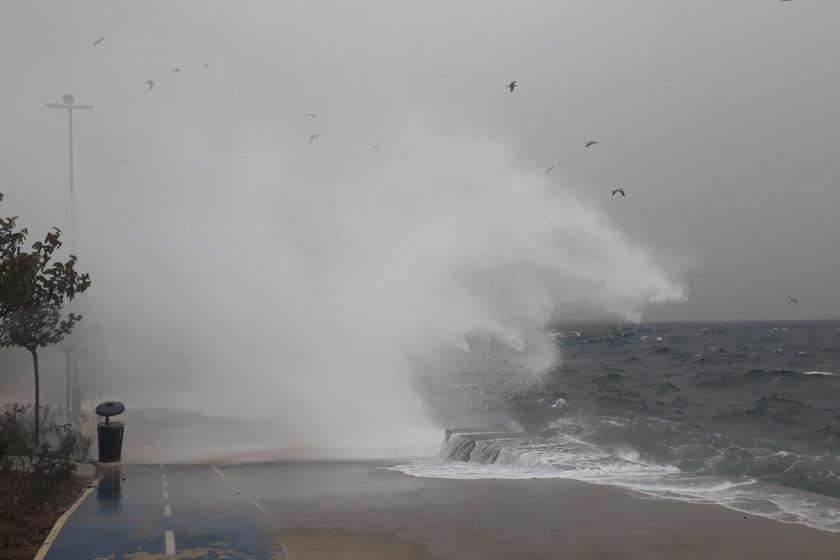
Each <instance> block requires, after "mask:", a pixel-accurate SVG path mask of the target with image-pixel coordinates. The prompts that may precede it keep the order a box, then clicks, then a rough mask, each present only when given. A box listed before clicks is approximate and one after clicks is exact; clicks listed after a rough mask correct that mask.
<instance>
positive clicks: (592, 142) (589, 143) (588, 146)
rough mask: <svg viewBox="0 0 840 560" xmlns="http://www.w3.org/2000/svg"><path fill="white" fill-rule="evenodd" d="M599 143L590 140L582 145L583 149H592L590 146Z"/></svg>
mask: <svg viewBox="0 0 840 560" xmlns="http://www.w3.org/2000/svg"><path fill="white" fill-rule="evenodd" d="M599 143H600V142H598V141H597V140H590V141H589V142H587V143H586V144H584V146H585V147H587V148H591V147H592V146H594V145H595V144H599Z"/></svg>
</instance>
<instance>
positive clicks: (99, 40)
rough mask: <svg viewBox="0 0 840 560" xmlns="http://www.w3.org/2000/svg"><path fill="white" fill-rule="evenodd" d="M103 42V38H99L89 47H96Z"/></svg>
mask: <svg viewBox="0 0 840 560" xmlns="http://www.w3.org/2000/svg"><path fill="white" fill-rule="evenodd" d="M104 40H105V37H100V38H99V39H97V40H96V41H94V42H93V44H92V45H91V47H95V46H96V45H98V44H99V43H101V42H102V41H104Z"/></svg>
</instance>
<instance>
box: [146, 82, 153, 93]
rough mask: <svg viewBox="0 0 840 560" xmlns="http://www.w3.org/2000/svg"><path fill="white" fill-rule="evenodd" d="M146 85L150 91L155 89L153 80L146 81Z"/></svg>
mask: <svg viewBox="0 0 840 560" xmlns="http://www.w3.org/2000/svg"><path fill="white" fill-rule="evenodd" d="M146 85H147V86H149V91H152V89H153V88H154V87H155V83H154V82H153V81H152V80H146Z"/></svg>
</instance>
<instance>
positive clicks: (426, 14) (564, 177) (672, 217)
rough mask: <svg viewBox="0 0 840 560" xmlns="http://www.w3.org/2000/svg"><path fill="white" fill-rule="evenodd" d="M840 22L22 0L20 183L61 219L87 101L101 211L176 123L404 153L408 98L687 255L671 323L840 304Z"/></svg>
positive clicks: (4, 156) (214, 146)
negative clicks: (624, 194) (64, 108)
mask: <svg viewBox="0 0 840 560" xmlns="http://www.w3.org/2000/svg"><path fill="white" fill-rule="evenodd" d="M453 4H454V5H453ZM838 18H840V5H838V4H837V3H836V2H832V1H831V0H798V1H793V2H790V3H783V2H780V1H775V0H740V1H739V2H724V1H719V2H700V1H685V2H672V1H670V0H635V1H627V0H597V1H592V2H579V1H575V2H572V1H557V0H554V1H530V2H521V3H509V2H490V1H480V2H479V1H474V2H457V3H452V2H424V3H405V2H385V1H381V2H377V1H362V2H354V3H352V4H348V3H345V2H318V3H312V2H269V1H266V2H257V1H252V2H207V1H194V2H190V1H182V2H177V3H172V2H143V3H140V2H113V1H108V2H90V1H81V2H74V3H72V4H71V3H67V2H59V1H55V2H37V3H35V2H30V1H27V0H19V1H15V0H10V1H6V2H4V3H3V6H2V18H0V31H2V33H0V60H2V67H3V69H4V83H5V87H4V88H2V90H0V107H2V108H1V109H0V111H2V113H0V114H2V122H3V132H2V135H0V143H2V144H0V148H1V149H2V153H1V154H0V164H1V166H0V177H2V181H3V184H4V185H5V186H4V190H5V191H6V192H7V194H8V195H9V197H10V198H9V203H8V204H9V205H10V206H11V207H13V208H14V209H15V210H18V211H19V212H20V213H22V214H24V215H25V216H27V219H29V220H30V221H32V220H39V221H40V220H43V223H46V222H47V221H52V222H56V221H58V220H59V218H60V213H61V211H62V209H61V208H60V206H58V204H56V203H57V202H58V201H59V200H60V197H61V196H63V192H62V186H63V183H64V176H63V174H64V170H65V165H66V162H65V159H64V151H63V148H64V142H65V136H64V126H65V122H64V119H63V118H62V115H61V114H59V113H58V112H57V111H50V110H48V109H46V108H45V107H44V106H43V103H44V102H48V101H57V100H58V99H59V98H60V95H61V94H62V93H64V92H70V91H72V92H73V93H75V94H76V96H77V99H78V100H79V101H80V102H82V103H92V104H94V105H96V110H95V111H93V112H88V113H86V114H81V115H79V116H78V119H77V141H78V162H77V163H78V182H79V190H80V196H81V197H88V202H89V204H88V207H90V206H95V209H92V210H93V211H97V212H98V211H99V210H100V205H101V204H102V201H100V202H97V203H96V204H95V205H94V204H93V203H90V199H91V198H93V197H101V198H102V199H103V200H104V204H107V203H108V200H109V199H112V198H113V197H115V196H117V195H116V194H114V193H113V191H112V187H111V186H108V185H106V184H104V183H106V182H107V179H108V178H109V175H108V174H109V173H120V172H123V173H124V172H125V169H122V168H115V167H114V166H113V164H112V163H111V162H112V160H113V159H131V160H132V162H133V163H132V164H133V165H134V167H135V169H136V168H137V167H141V166H150V165H154V166H165V165H167V164H168V162H171V161H172V160H177V159H178V154H173V153H166V150H165V149H164V148H163V146H162V144H165V141H162V140H161V138H162V137H165V136H166V135H167V134H170V133H171V132H172V130H173V129H176V128H177V129H179V131H180V132H181V133H184V132H187V133H188V134H189V135H191V139H192V141H193V142H194V143H193V145H192V146H191V148H192V149H194V150H196V151H197V152H199V153H202V154H205V153H208V152H213V153H215V152H217V151H218V152H224V150H225V148H226V146H227V143H229V142H232V141H235V139H236V138H237V133H236V132H235V131H241V130H245V129H247V128H249V127H252V128H259V129H261V131H263V132H264V131H265V130H266V129H267V128H268V127H270V126H271V124H272V123H273V125H274V126H276V127H277V129H278V130H280V129H285V130H288V129H289V128H290V127H291V126H295V127H297V128H298V129H299V134H300V135H302V136H304V137H308V136H307V132H308V131H307V130H304V129H306V127H307V126H308V124H314V123H303V122H300V119H299V118H298V117H299V116H300V115H301V114H302V113H304V112H308V111H313V112H317V113H319V114H320V115H321V119H320V121H319V122H318V123H317V130H318V132H319V133H320V134H321V136H322V138H321V139H322V140H326V139H327V138H330V139H335V138H339V137H340V138H342V139H345V140H346V139H348V138H358V140H359V142H365V143H371V144H373V143H382V144H384V143H386V140H385V139H383V138H380V137H378V136H376V133H377V132H376V131H377V130H380V129H381V128H382V125H383V123H385V122H387V121H388V120H389V119H391V118H394V117H395V116H398V115H401V114H402V113H403V112H408V113H413V114H416V115H419V116H420V118H422V119H424V120H425V121H427V122H430V123H433V124H432V125H431V126H433V127H435V128H437V129H439V130H443V131H445V130H446V129H447V128H450V127H451V128H452V129H457V128H458V127H460V126H464V125H468V126H474V127H480V128H481V129H482V130H486V131H488V133H489V134H497V135H500V136H504V137H505V138H510V139H512V141H514V142H515V143H516V144H517V150H518V156H519V157H520V158H521V159H522V160H524V161H526V162H530V163H531V164H532V165H533V166H534V168H535V169H544V168H546V167H548V166H549V165H555V168H554V170H553V172H552V173H553V174H552V179H553V180H554V181H556V182H557V183H558V184H562V185H564V186H566V187H568V188H570V189H573V190H574V191H576V192H577V193H579V195H580V196H581V197H582V198H583V199H584V200H586V201H588V202H589V203H591V204H592V205H595V206H597V207H598V208H600V209H601V211H602V212H604V213H606V214H607V215H608V216H609V218H610V220H611V221H612V222H613V223H614V224H615V225H616V226H618V227H619V228H621V229H622V230H623V231H624V232H626V233H627V234H628V235H629V236H630V237H631V238H634V239H636V240H638V241H640V242H641V243H644V244H645V245H647V246H649V247H650V248H652V250H653V251H655V253H656V254H657V255H659V258H660V259H661V260H662V262H667V263H671V266H674V267H676V269H677V270H678V271H679V275H680V277H681V279H682V280H683V281H684V282H685V283H686V284H687V286H688V288H689V299H688V301H687V302H685V303H681V304H679V305H671V306H667V307H666V308H658V309H649V310H648V311H647V313H646V315H645V316H646V317H647V318H651V319H655V318H675V319H688V320H693V319H739V318H817V317H837V316H840V298H837V297H836V295H835V292H834V289H835V286H837V285H839V284H840V252H838V251H837V249H836V244H837V240H838V238H840V236H839V235H838V234H840V220H838V219H837V217H838V215H837V212H838V208H840V204H838V203H840V189H838V188H837V184H838V178H839V177H840V160H838V158H837V157H836V150H837V146H838V141H839V140H840V127H839V126H838V122H837V121H838V118H840V117H838V115H840V80H838V79H837V78H836V76H835V74H836V53H837V52H840V34H838V33H837V32H836V21H838ZM100 36H104V37H105V41H104V42H103V44H101V45H99V46H97V47H91V46H90V43H91V42H92V41H93V40H95V39H96V38H98V37H100ZM205 63H209V64H211V67H210V68H209V69H205V68H203V65H204V64H205ZM174 67H180V68H182V70H183V72H182V73H181V74H180V75H178V74H175V73H173V72H171V71H170V70H171V69H172V68H174ZM146 79H153V80H155V82H156V86H155V90H154V91H153V92H152V93H151V94H149V93H147V91H146V88H145V85H144V83H143V82H144V81H145V80H146ZM511 79H516V80H517V81H518V82H519V83H520V86H521V87H520V89H518V90H517V91H516V93H515V94H514V95H509V96H504V95H502V93H507V92H506V90H504V89H503V85H504V84H505V83H507V82H508V81H510V80H511ZM290 123H294V125H291V124H290ZM591 138H592V139H599V140H601V144H600V145H599V146H596V147H593V148H590V149H588V150H585V149H583V148H582V144H583V142H584V141H586V140H588V139H591ZM616 140H621V142H620V143H618V144H616V143H614V142H615V141H616ZM181 149H183V147H182V148H181ZM111 179H113V177H111ZM618 185H621V186H624V187H626V189H627V191H628V194H629V198H628V199H626V200H618V199H611V198H610V197H608V191H609V190H610V189H611V188H613V187H615V186H618ZM138 196H139V195H138ZM48 201H49V202H51V203H52V204H49V205H48V204H46V203H47V202H48ZM159 202H164V200H159ZM197 203H198V204H200V202H197ZM83 206H84V205H83ZM124 210H125V211H128V212H130V211H131V210H132V209H131V208H130V207H128V208H124ZM787 294H796V295H798V296H799V297H800V299H801V301H802V303H801V304H800V306H798V307H797V306H792V305H788V303H787V301H786V299H785V296H786V295H787Z"/></svg>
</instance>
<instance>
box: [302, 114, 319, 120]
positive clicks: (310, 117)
mask: <svg viewBox="0 0 840 560" xmlns="http://www.w3.org/2000/svg"><path fill="white" fill-rule="evenodd" d="M303 118H305V119H306V118H309V119H317V118H318V115H316V114H315V113H306V114H305V115H303Z"/></svg>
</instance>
